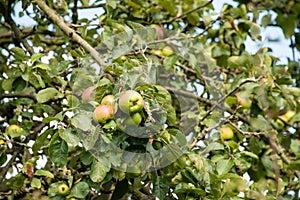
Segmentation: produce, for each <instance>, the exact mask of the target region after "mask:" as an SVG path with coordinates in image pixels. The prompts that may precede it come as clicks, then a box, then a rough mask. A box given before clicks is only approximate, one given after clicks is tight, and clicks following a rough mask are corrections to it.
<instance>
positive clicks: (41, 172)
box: [34, 169, 54, 178]
mask: <svg viewBox="0 0 300 200" xmlns="http://www.w3.org/2000/svg"><path fill="white" fill-rule="evenodd" d="M34 175H36V176H45V177H48V178H54V175H53V174H52V173H51V172H49V171H47V170H42V169H38V170H36V171H35V173H34Z"/></svg>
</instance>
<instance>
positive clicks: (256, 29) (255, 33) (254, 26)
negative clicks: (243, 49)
mask: <svg viewBox="0 0 300 200" xmlns="http://www.w3.org/2000/svg"><path fill="white" fill-rule="evenodd" d="M259 33H260V27H259V25H258V24H256V23H252V24H251V27H250V35H251V38H252V39H256V38H257V37H258V36H259Z"/></svg>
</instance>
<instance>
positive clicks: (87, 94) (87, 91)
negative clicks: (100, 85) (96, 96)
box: [81, 85, 96, 102]
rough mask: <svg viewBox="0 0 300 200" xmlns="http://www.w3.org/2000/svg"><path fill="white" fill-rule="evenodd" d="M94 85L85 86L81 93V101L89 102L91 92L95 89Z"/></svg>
mask: <svg viewBox="0 0 300 200" xmlns="http://www.w3.org/2000/svg"><path fill="white" fill-rule="evenodd" d="M95 88H96V86H95V85H93V86H90V87H88V88H86V89H85V90H84V91H83V93H82V95H81V98H82V101H83V102H89V101H90V100H92V93H93V91H94V90H95Z"/></svg>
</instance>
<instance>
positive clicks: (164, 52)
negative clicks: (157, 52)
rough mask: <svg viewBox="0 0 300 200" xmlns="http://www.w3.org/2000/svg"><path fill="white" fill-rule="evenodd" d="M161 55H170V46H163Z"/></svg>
mask: <svg viewBox="0 0 300 200" xmlns="http://www.w3.org/2000/svg"><path fill="white" fill-rule="evenodd" d="M161 53H162V55H163V56H170V55H172V54H173V53H174V51H173V49H172V48H171V47H170V46H165V47H164V48H163V49H162V51H161Z"/></svg>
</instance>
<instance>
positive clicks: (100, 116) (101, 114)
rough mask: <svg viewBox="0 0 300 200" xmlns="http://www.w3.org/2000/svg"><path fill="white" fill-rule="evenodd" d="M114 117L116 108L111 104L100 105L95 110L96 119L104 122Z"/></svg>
mask: <svg viewBox="0 0 300 200" xmlns="http://www.w3.org/2000/svg"><path fill="white" fill-rule="evenodd" d="M113 118H114V110H113V107H112V106H110V105H99V106H97V107H96V108H95V110H94V119H95V121H97V122H99V123H101V124H103V123H105V122H106V121H107V120H109V119H113Z"/></svg>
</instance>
